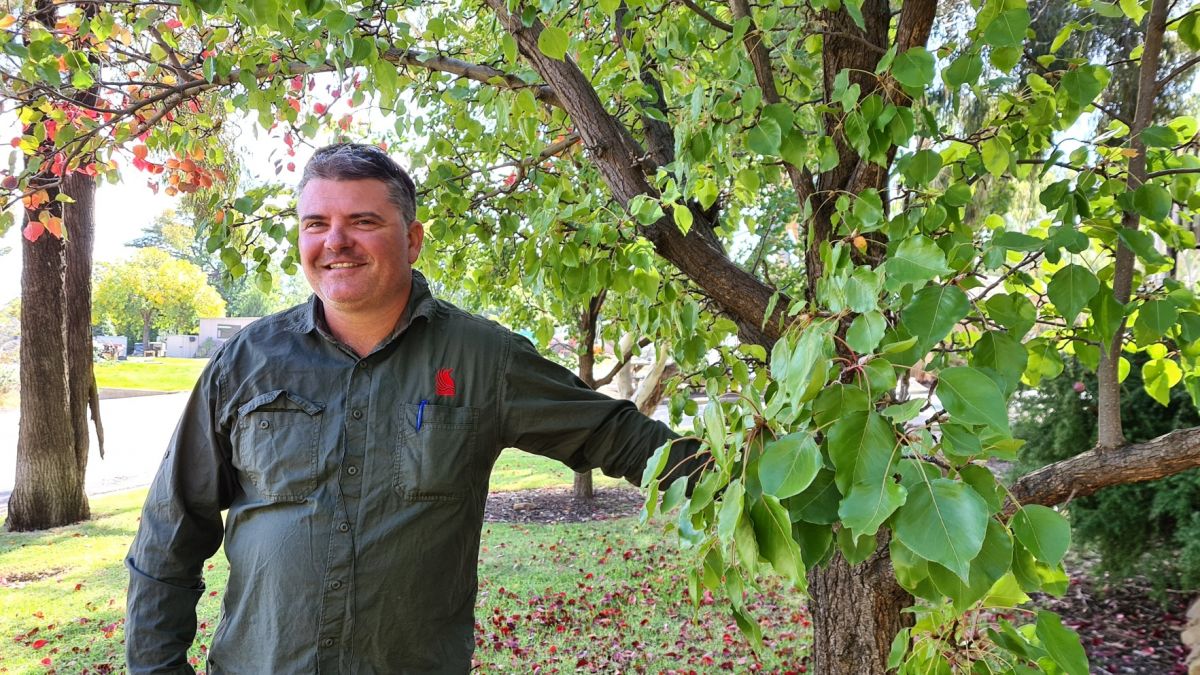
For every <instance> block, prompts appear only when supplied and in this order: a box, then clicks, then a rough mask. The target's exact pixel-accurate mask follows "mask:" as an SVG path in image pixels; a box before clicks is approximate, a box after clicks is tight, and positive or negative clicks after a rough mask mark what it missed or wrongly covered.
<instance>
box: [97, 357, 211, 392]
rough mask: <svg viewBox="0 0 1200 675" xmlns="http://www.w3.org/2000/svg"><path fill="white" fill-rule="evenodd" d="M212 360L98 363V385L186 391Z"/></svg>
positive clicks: (147, 360)
mask: <svg viewBox="0 0 1200 675" xmlns="http://www.w3.org/2000/svg"><path fill="white" fill-rule="evenodd" d="M207 364H208V359H173V358H166V357H163V358H154V359H142V358H139V357H130V358H129V360H127V361H118V362H109V361H105V362H102V363H97V364H96V368H95V371H96V384H97V386H99V387H100V388H101V389H144V390H147V391H186V390H188V389H191V388H192V386H193V385H194V384H196V380H197V379H198V378H199V377H200V371H202V370H204V366H205V365H207Z"/></svg>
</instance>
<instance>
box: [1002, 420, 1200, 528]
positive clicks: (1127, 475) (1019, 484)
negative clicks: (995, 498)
mask: <svg viewBox="0 0 1200 675" xmlns="http://www.w3.org/2000/svg"><path fill="white" fill-rule="evenodd" d="M1196 467H1200V427H1192V428H1190V429H1180V430H1178V431H1172V432H1171V433H1169V434H1165V435H1163V436H1159V437H1158V438H1154V439H1151V440H1149V441H1146V442H1144V443H1137V444H1133V445H1125V446H1122V447H1117V448H1106V447H1104V446H1097V447H1095V448H1093V449H1091V450H1089V451H1087V452H1085V453H1082V454H1079V455H1075V456H1074V457H1071V458H1069V459H1064V460H1062V461H1060V462H1055V463H1054V464H1050V465H1047V466H1044V467H1042V468H1040V469H1038V470H1036V471H1032V472H1030V473H1028V474H1025V475H1024V476H1022V477H1021V478H1019V479H1018V480H1017V481H1016V482H1015V483H1013V485H1012V487H1011V488H1010V493H1011V496H1012V501H1011V502H1010V503H1009V505H1008V511H1009V512H1012V511H1013V510H1015V509H1016V508H1017V506H1018V505H1020V504H1044V505H1047V506H1052V505H1056V504H1062V503H1064V502H1067V501H1069V500H1071V499H1074V498H1076V497H1086V496H1088V495H1091V494H1094V493H1095V492H1097V491H1099V490H1102V489H1103V488H1106V487H1110V486H1113V485H1126V484H1130V483H1145V482H1147V481H1152V480H1158V479H1160V478H1166V477H1167V476H1172V475H1174V474H1177V473H1179V472H1181V471H1186V470H1188V469H1193V468H1196Z"/></svg>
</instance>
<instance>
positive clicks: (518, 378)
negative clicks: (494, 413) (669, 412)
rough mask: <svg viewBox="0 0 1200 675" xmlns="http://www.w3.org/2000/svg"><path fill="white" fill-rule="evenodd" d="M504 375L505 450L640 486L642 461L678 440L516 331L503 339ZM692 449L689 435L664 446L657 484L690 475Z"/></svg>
mask: <svg viewBox="0 0 1200 675" xmlns="http://www.w3.org/2000/svg"><path fill="white" fill-rule="evenodd" d="M503 373H504V375H503V382H502V383H501V388H500V403H499V406H500V410H499V415H500V421H501V439H500V440H501V442H502V443H503V444H504V445H505V446H506V447H515V448H520V449H522V450H526V451H528V452H532V453H536V454H539V455H545V456H547V457H553V458H555V459H557V460H559V461H561V462H563V463H564V464H566V465H567V466H569V467H571V468H572V469H574V470H575V471H587V470H590V469H594V468H598V469H600V470H601V471H603V472H604V473H605V474H606V475H608V476H613V477H621V478H625V479H626V480H628V481H629V482H631V483H633V484H634V485H640V483H641V480H642V472H643V471H644V469H645V467H646V460H647V459H649V458H650V456H651V455H652V454H653V453H654V451H655V450H657V449H658V448H659V447H660V446H662V444H663V443H666V442H667V441H672V440H674V439H676V438H677V435H676V434H675V433H674V432H673V431H671V429H670V428H669V427H667V425H665V424H663V423H662V422H658V421H656V420H652V419H650V418H648V417H646V416H645V415H643V414H642V413H641V412H639V411H638V409H637V406H635V405H634V404H633V403H632V402H631V401H626V400H620V399H612V398H609V397H607V396H605V395H604V394H601V393H599V392H597V391H594V390H592V389H591V388H589V387H588V386H587V385H585V384H584V383H583V381H581V380H580V379H579V378H578V377H576V376H575V375H574V374H572V373H571V371H569V370H567V369H566V368H563V367H562V366H560V365H558V364H557V363H554V362H552V361H550V360H548V359H546V358H545V357H543V356H541V355H540V354H538V353H537V350H536V349H534V347H533V345H532V344H530V342H529V341H528V340H526V339H525V338H523V337H521V336H520V335H516V334H512V335H510V336H509V345H508V349H507V354H506V355H505V366H504V369H503ZM698 447H699V443H697V442H696V441H692V440H679V441H675V442H674V443H673V444H672V445H671V452H670V456H669V457H668V459H667V468H668V473H667V475H666V477H665V478H664V479H663V481H662V484H663V486H664V487H665V485H666V484H667V483H669V482H671V481H672V480H674V479H676V478H680V477H684V476H689V477H690V478H691V480H692V481H694V480H695V475H696V474H697V473H699V471H698V470H697V469H698V466H697V460H696V458H695V457H694V455H695V453H696V449H697V448H698Z"/></svg>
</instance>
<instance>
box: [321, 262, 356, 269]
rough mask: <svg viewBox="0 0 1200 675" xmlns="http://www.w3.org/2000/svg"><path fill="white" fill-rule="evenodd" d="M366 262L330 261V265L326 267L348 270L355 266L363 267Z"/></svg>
mask: <svg viewBox="0 0 1200 675" xmlns="http://www.w3.org/2000/svg"><path fill="white" fill-rule="evenodd" d="M364 264H365V263H357V262H335V263H329V264H328V265H326V266H325V269H327V270H346V269H352V268H354V267H362V266H363V265H364Z"/></svg>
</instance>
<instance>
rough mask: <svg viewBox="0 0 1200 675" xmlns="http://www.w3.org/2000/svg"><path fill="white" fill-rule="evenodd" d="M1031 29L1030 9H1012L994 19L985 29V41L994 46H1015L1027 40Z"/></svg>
mask: <svg viewBox="0 0 1200 675" xmlns="http://www.w3.org/2000/svg"><path fill="white" fill-rule="evenodd" d="M1027 30H1029V10H1028V9H1026V8H1024V7H1022V8H1020V9H1010V10H1008V11H1006V12H1003V13H1001V14H1000V15H999V16H997V17H996V18H994V19H992V21H991V23H989V24H988V25H987V28H985V29H984V31H983V41H984V42H986V43H988V44H989V45H991V46H993V47H1015V46H1017V45H1020V44H1023V43H1024V42H1025V31H1027Z"/></svg>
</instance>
